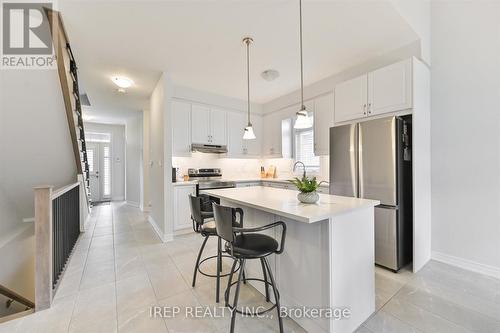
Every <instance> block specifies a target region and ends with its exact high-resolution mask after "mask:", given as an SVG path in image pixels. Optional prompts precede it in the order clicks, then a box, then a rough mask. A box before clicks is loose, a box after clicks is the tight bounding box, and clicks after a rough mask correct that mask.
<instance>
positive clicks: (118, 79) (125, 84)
mask: <svg viewBox="0 0 500 333" xmlns="http://www.w3.org/2000/svg"><path fill="white" fill-rule="evenodd" d="M111 81H113V82H114V84H116V85H117V86H118V87H120V88H129V87H131V86H132V85H133V84H134V81H132V80H131V79H129V78H128V77H124V76H114V77H112V78H111Z"/></svg>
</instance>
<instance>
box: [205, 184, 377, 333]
mask: <svg viewBox="0 0 500 333" xmlns="http://www.w3.org/2000/svg"><path fill="white" fill-rule="evenodd" d="M203 193H204V194H208V195H210V196H212V197H216V198H219V199H220V200H221V204H222V205H226V206H232V207H241V208H242V209H243V211H244V223H245V227H253V226H262V225H265V224H269V223H272V222H275V221H284V222H285V223H286V225H287V236H286V242H285V251H284V252H283V253H282V254H281V255H277V256H276V255H273V256H272V257H270V264H271V267H272V269H273V273H274V275H275V278H276V282H277V285H278V289H279V292H280V295H281V297H280V301H281V306H282V307H286V308H288V310H292V309H298V310H297V311H296V312H295V313H292V314H290V315H291V317H292V318H293V319H294V320H295V321H296V322H297V323H299V324H300V325H301V326H302V327H303V328H304V329H306V330H307V331H308V332H335V333H344V332H353V331H354V330H356V328H358V326H359V325H361V324H362V323H363V322H364V321H365V320H366V319H368V317H369V316H370V315H371V314H372V313H373V312H374V311H375V281H374V279H375V272H374V206H376V205H378V204H379V202H378V201H375V200H364V199H357V198H348V197H340V196H334V195H327V194H320V200H319V202H318V203H317V204H312V205H306V204H302V203H300V202H299V201H298V200H297V193H298V192H297V191H292V190H285V189H278V188H269V187H262V186H254V187H246V188H231V189H219V190H207V191H203ZM279 232H281V230H270V231H269V235H271V236H273V237H275V238H276V239H279V237H278V235H277V233H279ZM253 261H254V262H252V260H250V261H249V262H248V265H247V277H260V276H261V274H262V272H261V268H260V262H259V261H258V260H253ZM254 286H255V288H256V289H257V290H259V291H260V292H262V293H263V292H264V288H263V286H261V285H260V284H255V285H254ZM305 309H309V310H310V309H323V312H322V316H321V317H319V316H318V315H317V313H316V312H314V313H313V312H305V311H304V310H305ZM328 309H331V310H333V311H331V312H329V310H328ZM341 313H342V318H341V319H335V318H338V316H339V315H340V314H341ZM328 315H330V318H326V317H327V316H328Z"/></svg>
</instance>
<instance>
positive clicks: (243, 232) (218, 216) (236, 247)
mask: <svg viewBox="0 0 500 333" xmlns="http://www.w3.org/2000/svg"><path fill="white" fill-rule="evenodd" d="M213 207H214V217H215V226H216V230H217V235H218V236H219V237H220V238H222V239H224V240H225V241H226V242H227V243H226V252H227V253H229V254H231V256H233V257H234V258H235V260H234V262H233V267H232V268H231V275H230V276H229V280H228V283H227V289H226V292H225V294H224V300H225V304H226V306H227V307H229V308H230V309H231V330H230V332H231V333H233V332H234V325H235V320H236V312H238V313H240V314H243V315H245V316H260V315H262V314H264V313H266V312H269V311H271V310H273V309H274V308H276V310H277V312H278V322H279V328H280V333H283V318H281V316H280V302H279V299H280V295H279V292H278V289H277V287H276V282H275V281H274V277H273V273H272V271H271V268H270V266H269V262H268V261H267V257H268V256H269V255H271V254H281V253H283V250H284V246H285V238H286V224H285V223H284V222H282V221H279V222H274V223H271V224H268V225H265V226H261V227H256V228H241V227H235V226H234V221H235V220H234V219H235V212H236V211H237V210H241V208H232V207H225V206H221V205H218V204H217V203H213ZM278 226H281V227H282V231H281V240H280V244H278V242H277V241H276V240H275V239H274V238H272V237H270V236H267V235H264V234H262V233H259V232H261V231H264V230H267V229H272V228H276V227H278ZM248 259H259V260H260V263H261V266H262V274H263V277H264V279H258V278H245V277H244V275H243V271H244V268H245V262H246V260H248ZM237 263H239V269H240V272H239V274H238V281H235V282H232V280H233V279H232V277H233V274H234V273H235V272H236V265H237ZM268 277H269V280H270V281H268ZM242 280H243V281H244V280H246V281H259V282H263V283H264V285H265V290H266V301H267V302H270V299H269V286H271V287H272V289H273V293H274V300H275V304H273V305H272V306H271V307H270V308H268V309H266V310H263V311H260V312H256V313H249V312H244V311H242V310H240V309H238V298H239V294H240V285H241V282H242ZM234 284H236V291H235V294H234V301H233V304H229V296H230V293H231V288H232V286H233V285H234Z"/></svg>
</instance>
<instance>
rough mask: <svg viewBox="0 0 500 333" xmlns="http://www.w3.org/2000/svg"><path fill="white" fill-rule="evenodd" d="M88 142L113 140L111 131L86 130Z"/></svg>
mask: <svg viewBox="0 0 500 333" xmlns="http://www.w3.org/2000/svg"><path fill="white" fill-rule="evenodd" d="M85 141H87V142H111V133H98V132H85Z"/></svg>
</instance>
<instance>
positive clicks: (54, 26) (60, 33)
mask: <svg viewBox="0 0 500 333" xmlns="http://www.w3.org/2000/svg"><path fill="white" fill-rule="evenodd" d="M46 12H47V16H48V18H49V22H50V29H51V33H52V39H53V41H54V49H55V52H56V57H57V70H58V73H59V81H60V82H61V89H62V92H63V98H64V105H65V108H66V116H67V118H68V126H69V129H70V135H71V138H72V143H73V151H74V154H75V161H76V164H77V172H78V174H82V175H83V177H84V181H85V184H86V186H85V191H86V194H87V198H88V202H89V205H90V204H91V199H90V179H89V164H88V159H87V147H86V143H85V129H84V126H83V117H82V104H81V101H80V91H79V89H78V66H77V64H76V60H75V57H74V55H73V51H72V50H71V45H70V43H69V39H68V35H67V34H66V30H65V28H64V24H63V21H62V18H61V14H60V13H59V12H57V11H54V10H49V9H47V10H46Z"/></svg>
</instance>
